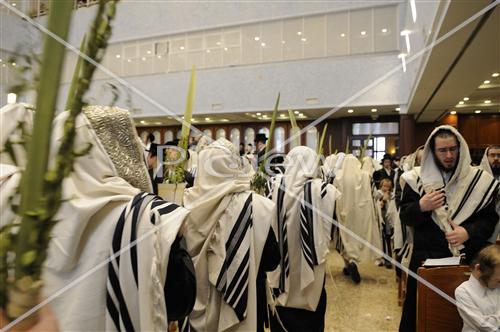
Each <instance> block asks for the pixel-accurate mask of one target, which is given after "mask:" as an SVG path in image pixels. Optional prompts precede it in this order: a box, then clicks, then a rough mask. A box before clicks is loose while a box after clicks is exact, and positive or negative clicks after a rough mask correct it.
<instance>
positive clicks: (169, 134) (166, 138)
mask: <svg viewBox="0 0 500 332" xmlns="http://www.w3.org/2000/svg"><path fill="white" fill-rule="evenodd" d="M163 138H164V141H163V143H167V142H171V141H173V140H174V132H173V131H172V130H170V129H169V130H166V131H165V134H163Z"/></svg>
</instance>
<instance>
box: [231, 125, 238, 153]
mask: <svg viewBox="0 0 500 332" xmlns="http://www.w3.org/2000/svg"><path fill="white" fill-rule="evenodd" d="M229 136H230V138H231V143H233V144H234V146H236V148H238V149H239V147H240V130H239V129H238V128H233V129H231V134H230V135H229Z"/></svg>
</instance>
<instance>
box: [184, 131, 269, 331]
mask: <svg viewBox="0 0 500 332" xmlns="http://www.w3.org/2000/svg"><path fill="white" fill-rule="evenodd" d="M198 162H199V167H198V176H197V177H196V179H195V183H194V186H193V187H192V188H190V189H188V190H186V193H185V196H184V205H185V207H186V208H188V209H190V210H191V211H192V212H191V214H190V216H189V218H188V223H187V232H186V244H187V246H188V250H189V252H190V254H191V257H192V258H193V263H194V266H195V272H196V284H197V286H196V303H195V306H194V309H193V311H192V313H191V314H190V316H189V323H190V325H191V327H192V328H193V329H194V330H195V331H210V332H211V331H255V330H256V329H257V325H256V324H257V291H256V283H255V280H256V278H257V273H258V270H259V265H260V260H261V256H262V251H263V249H264V244H265V242H266V239H267V235H268V232H269V228H270V225H271V222H272V219H273V218H274V215H275V213H274V204H273V203H272V202H271V201H270V200H268V199H266V198H264V197H262V196H260V195H257V194H255V193H252V192H251V191H249V190H250V179H251V172H249V169H248V164H244V163H243V161H242V159H241V158H240V157H239V155H238V151H236V150H235V148H234V146H233V145H232V143H231V142H229V141H227V140H226V139H218V140H217V141H215V142H214V143H212V144H211V145H208V146H205V148H203V149H201V150H200V151H199V158H198ZM238 220H239V222H238ZM245 224H246V225H247V226H246V227H243V226H244V225H245ZM239 226H240V227H243V228H240V227H239ZM238 229H239V230H240V231H237V230H238ZM232 232H235V233H234V234H236V235H234V236H232V235H231V234H232ZM232 238H234V239H236V242H235V243H234V244H231V243H232V242H231V240H232ZM233 257H234V258H233ZM239 267H241V268H242V269H244V271H247V274H245V273H240V272H238V268H239ZM221 272H222V273H221ZM223 272H225V273H223ZM236 276H242V278H243V279H246V282H244V283H238V285H239V286H240V287H239V288H232V286H231V280H234V281H235V282H238V280H239V279H238V278H237V277H236ZM224 281H227V282H224ZM245 285H246V287H245ZM239 289H242V291H241V292H238V290H239ZM245 289H246V290H245ZM231 291H234V292H238V293H239V294H240V295H241V296H240V297H236V298H235V297H234V295H233V292H231ZM234 294H236V293H234ZM244 296H246V312H244V311H245V310H240V308H242V307H244V304H245V300H244ZM242 312H243V316H242ZM238 315H239V316H238ZM241 318H243V320H241Z"/></svg>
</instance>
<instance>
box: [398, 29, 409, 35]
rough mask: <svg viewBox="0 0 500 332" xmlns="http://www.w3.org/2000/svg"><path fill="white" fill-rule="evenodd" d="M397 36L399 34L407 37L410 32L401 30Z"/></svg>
mask: <svg viewBox="0 0 500 332" xmlns="http://www.w3.org/2000/svg"><path fill="white" fill-rule="evenodd" d="M399 34H400V35H401V36H406V35H409V34H410V30H402V31H401V32H400V33H399Z"/></svg>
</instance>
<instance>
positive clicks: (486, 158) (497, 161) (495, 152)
mask: <svg viewBox="0 0 500 332" xmlns="http://www.w3.org/2000/svg"><path fill="white" fill-rule="evenodd" d="M479 167H481V168H482V169H483V170H484V171H485V172H488V173H490V174H491V175H493V177H494V178H495V179H496V180H497V181H500V146H498V145H491V146H489V147H487V148H486V150H485V151H484V155H483V159H482V160H481V164H480V165H479ZM498 194H499V195H497V197H496V211H497V214H498V216H499V221H498V222H497V226H496V228H495V231H494V232H493V235H492V236H491V238H490V240H489V242H491V243H495V242H496V240H497V239H498V238H499V236H500V192H499V193H498Z"/></svg>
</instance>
